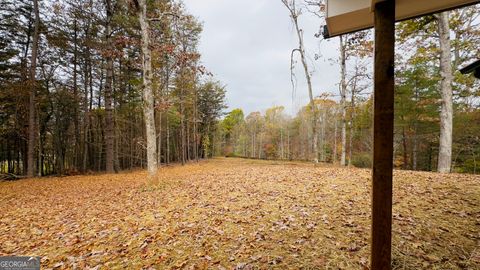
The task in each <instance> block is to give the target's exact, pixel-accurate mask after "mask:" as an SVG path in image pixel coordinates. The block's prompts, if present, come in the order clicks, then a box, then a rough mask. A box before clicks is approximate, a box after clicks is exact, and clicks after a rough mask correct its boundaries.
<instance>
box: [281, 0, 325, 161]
mask: <svg viewBox="0 0 480 270" xmlns="http://www.w3.org/2000/svg"><path fill="white" fill-rule="evenodd" d="M281 1H282V3H283V4H284V5H285V7H286V8H287V9H288V11H289V12H290V18H291V19H292V22H293V25H294V27H295V31H296V32H297V37H298V48H296V49H294V50H293V51H292V56H291V65H292V71H291V72H293V56H294V54H295V52H298V53H300V59H301V61H302V65H303V70H304V72H305V79H306V80H307V86H308V96H309V98H310V109H311V110H312V119H311V122H312V133H313V134H312V137H313V142H312V144H313V149H314V151H313V152H314V153H315V157H314V160H315V161H318V153H319V149H318V127H317V118H318V111H317V108H316V106H315V100H314V98H313V89H312V79H311V76H310V71H309V68H308V63H307V58H306V53H305V45H304V43H303V30H302V29H300V26H299V24H298V17H299V16H300V15H301V14H302V12H301V9H298V8H297V5H296V3H295V0H281Z"/></svg>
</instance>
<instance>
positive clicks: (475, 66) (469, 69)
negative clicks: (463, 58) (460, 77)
mask: <svg viewBox="0 0 480 270" xmlns="http://www.w3.org/2000/svg"><path fill="white" fill-rule="evenodd" d="M460 72H461V73H462V74H469V73H473V75H474V76H475V77H476V78H478V79H480V60H477V61H475V62H473V63H471V64H469V65H467V66H466V67H464V68H462V69H460Z"/></svg>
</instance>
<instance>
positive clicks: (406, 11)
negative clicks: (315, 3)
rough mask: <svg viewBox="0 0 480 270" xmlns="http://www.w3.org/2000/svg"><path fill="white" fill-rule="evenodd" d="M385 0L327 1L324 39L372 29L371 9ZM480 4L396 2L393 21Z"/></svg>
mask: <svg viewBox="0 0 480 270" xmlns="http://www.w3.org/2000/svg"><path fill="white" fill-rule="evenodd" d="M382 1H387V0H327V7H326V12H327V14H326V21H327V26H326V30H328V33H326V34H327V35H326V37H327V38H328V37H334V36H338V35H342V34H347V33H351V32H355V31H359V30H364V29H368V28H372V27H373V9H374V7H375V4H377V3H378V2H382ZM477 3H480V0H396V1H395V5H396V7H395V9H396V10H395V19H396V21H402V20H407V19H411V18H415V17H420V16H424V15H428V14H432V13H436V12H441V11H445V10H450V9H455V8H459V7H463V6H467V5H472V4H477Z"/></svg>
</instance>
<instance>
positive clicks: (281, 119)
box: [217, 0, 480, 173]
mask: <svg viewBox="0 0 480 270" xmlns="http://www.w3.org/2000/svg"><path fill="white" fill-rule="evenodd" d="M278 2H279V3H282V4H283V5H284V6H285V7H286V8H287V10H288V11H289V13H288V14H289V15H290V19H291V20H292V24H293V28H294V29H296V31H295V33H294V34H295V35H296V36H297V37H298V39H299V42H298V47H297V48H293V49H292V72H294V73H295V72H298V73H300V74H302V75H305V81H306V85H307V87H306V89H303V90H302V89H297V91H306V92H308V94H309V95H311V92H312V88H311V87H310V83H309V81H310V77H315V76H320V77H323V76H325V75H324V74H323V72H324V71H323V70H317V71H316V72H315V73H312V72H311V71H309V67H308V65H309V62H308V61H305V60H304V59H305V58H306V57H308V56H305V54H307V55H308V54H309V53H310V54H313V53H315V54H316V55H322V53H321V52H320V53H318V52H309V51H308V48H305V46H304V40H303V39H304V37H306V36H308V35H311V37H314V36H315V37H317V38H319V37H320V36H321V35H319V33H305V32H304V31H303V29H302V16H306V15H307V14H306V13H313V14H314V15H316V16H317V18H319V20H320V22H319V26H320V25H323V24H324V21H323V15H324V11H325V6H324V1H322V0H305V1H298V0H297V1H294V0H280V1H278ZM479 17H480V8H479V6H478V5H477V6H472V7H467V8H462V9H458V10H454V11H450V12H444V13H441V14H435V15H431V16H425V17H422V18H418V19H414V20H409V21H405V22H401V23H399V24H398V25H397V31H396V33H397V50H396V74H395V75H396V89H395V138H394V139H395V141H394V147H395V149H394V151H395V153H394V163H395V166H396V167H397V168H403V169H410V170H427V171H439V172H450V171H453V172H469V173H479V171H480V162H479V161H480V160H479V157H480V83H479V81H478V80H475V79H474V78H473V77H472V76H465V75H462V74H460V72H458V69H459V67H460V66H462V65H465V64H466V63H469V62H471V61H473V60H475V59H478V58H480V51H479V50H478V44H480V21H479ZM319 28H320V27H319ZM339 43H340V44H339V48H338V56H337V57H338V58H337V59H338V60H337V61H335V62H334V63H332V65H338V66H339V70H340V74H339V77H340V80H339V82H338V90H337V89H314V93H313V96H314V97H313V98H311V99H310V101H309V104H305V106H304V107H302V108H301V109H300V111H299V112H298V113H297V114H296V115H294V116H290V115H288V114H286V113H285V112H284V107H272V108H269V109H267V110H266V111H265V112H252V113H250V114H249V115H246V116H245V115H244V114H243V111H242V110H240V109H237V110H233V111H232V112H231V113H230V114H229V115H228V116H227V117H226V118H225V120H224V121H223V122H222V129H221V131H222V132H223V138H224V140H223V142H222V147H223V149H224V151H223V154H225V155H231V156H244V157H251V158H262V159H282V160H309V161H311V160H319V161H322V162H329V163H337V164H340V165H355V166H358V167H371V165H372V164H371V151H372V102H373V96H372V82H371V80H372V70H371V67H372V65H373V64H372V60H373V41H372V37H371V31H363V32H358V33H355V34H348V35H344V36H342V37H340V42H339ZM295 52H298V56H299V60H300V62H301V64H302V65H301V66H300V67H299V68H296V67H295V66H294V64H295V63H296V61H295V60H294V59H293V56H294V53H295ZM310 70H311V69H310ZM294 75H295V74H294ZM295 77H297V78H300V77H298V76H295ZM322 92H324V93H322ZM325 92H327V93H331V94H325ZM313 104H314V106H312V105H313ZM312 119H313V121H312ZM219 148H220V147H217V149H219Z"/></svg>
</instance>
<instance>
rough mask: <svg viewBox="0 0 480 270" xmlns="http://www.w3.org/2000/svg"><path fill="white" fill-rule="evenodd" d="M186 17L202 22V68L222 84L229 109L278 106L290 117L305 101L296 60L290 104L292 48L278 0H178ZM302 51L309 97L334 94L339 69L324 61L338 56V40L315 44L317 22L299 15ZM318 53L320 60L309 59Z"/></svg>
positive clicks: (293, 41)
mask: <svg viewBox="0 0 480 270" xmlns="http://www.w3.org/2000/svg"><path fill="white" fill-rule="evenodd" d="M184 2H185V6H186V7H187V9H188V10H189V12H190V13H192V14H193V15H195V16H196V17H197V18H198V19H199V20H200V21H202V22H203V23H204V32H203V34H202V39H201V41H200V52H201V53H202V59H203V64H204V65H205V66H206V67H207V68H208V69H209V70H210V71H212V72H213V74H214V75H215V77H216V78H217V79H219V80H220V81H221V82H222V83H224V84H226V85H227V91H228V92H227V102H228V105H229V109H234V108H242V109H243V110H244V112H245V113H246V114H248V113H250V112H252V111H264V110H265V109H267V108H269V107H271V106H274V105H283V106H285V108H286V112H287V113H290V114H292V112H296V111H297V110H298V109H299V108H300V106H303V105H305V104H306V103H307V102H308V92H307V87H306V83H305V80H304V74H303V70H302V69H301V65H300V62H298V63H297V65H296V75H297V79H298V85H297V91H296V95H295V99H294V100H293V102H292V86H291V82H290V53H291V51H292V49H293V48H296V47H297V46H298V45H297V37H296V33H295V32H294V31H293V27H292V23H291V21H290V18H289V15H288V11H287V9H286V8H285V7H284V6H283V4H282V3H281V2H280V0H242V1H238V0H184ZM300 22H301V27H302V28H303V29H304V33H305V34H304V35H305V44H306V48H307V53H308V54H309V57H310V59H311V64H312V65H313V66H312V68H313V71H314V73H313V86H314V95H319V94H321V93H324V92H332V93H336V92H337V89H338V86H337V84H338V81H339V68H338V65H336V64H334V63H333V62H332V61H330V60H328V59H337V58H338V52H337V47H338V41H337V40H335V39H333V40H331V41H322V42H321V43H320V42H319V40H318V39H316V38H315V37H314V34H315V33H316V32H317V30H318V29H319V26H320V23H321V22H320V21H319V20H318V19H317V18H316V17H314V16H313V15H311V14H308V13H307V12H305V13H304V14H303V15H302V17H301V21H300ZM319 52H321V55H322V58H321V59H319V60H316V61H313V58H314V57H313V56H314V55H315V54H316V53H319Z"/></svg>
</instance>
